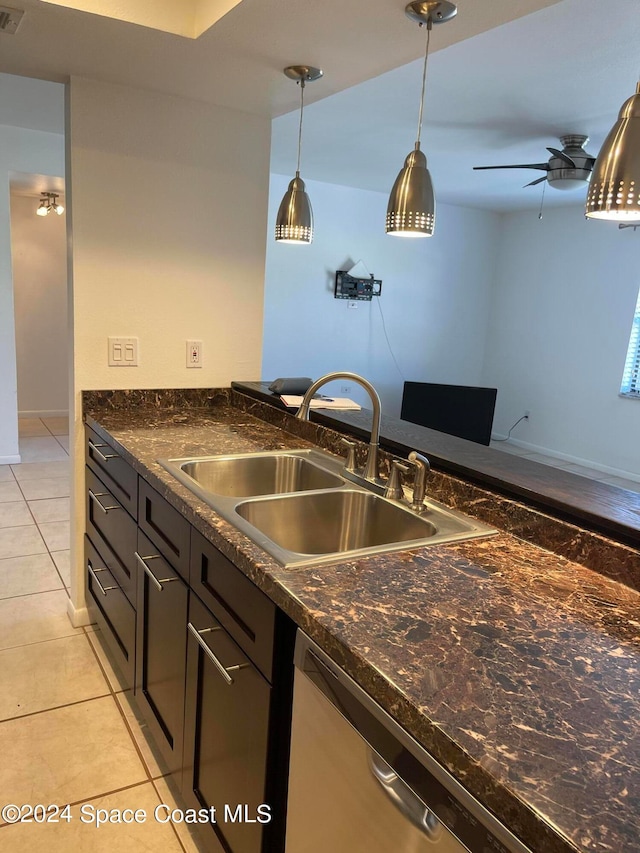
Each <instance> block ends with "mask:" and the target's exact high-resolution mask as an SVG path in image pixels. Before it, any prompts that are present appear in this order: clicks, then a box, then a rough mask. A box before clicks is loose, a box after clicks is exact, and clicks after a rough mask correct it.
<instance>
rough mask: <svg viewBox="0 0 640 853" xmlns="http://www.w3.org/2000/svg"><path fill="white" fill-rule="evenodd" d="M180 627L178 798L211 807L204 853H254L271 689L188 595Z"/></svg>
mask: <svg viewBox="0 0 640 853" xmlns="http://www.w3.org/2000/svg"><path fill="white" fill-rule="evenodd" d="M188 630H189V637H188V640H187V644H188V654H187V694H186V729H185V753H184V768H183V794H184V797H185V800H186V801H187V805H191V806H193V807H194V808H203V807H204V808H210V807H211V806H214V807H215V809H216V812H215V820H216V822H215V823H212V824H210V825H209V827H208V829H209V836H210V837H209V838H208V839H207V837H206V833H204V835H205V841H206V843H207V844H208V845H209V847H210V849H211V850H218V849H223V850H226V851H233V853H261V851H263V850H264V849H265V848H264V847H263V832H262V827H263V824H262V823H261V822H259V820H258V816H261V812H260V811H258V807H262V809H261V811H264V812H265V813H266V809H265V808H264V806H265V805H267V806H270V807H271V805H272V804H269V803H267V801H266V797H267V791H266V787H265V786H266V772H267V748H268V739H269V712H270V702H271V689H272V688H271V685H270V684H269V683H268V682H267V681H266V679H265V678H264V677H263V676H262V675H261V674H260V672H259V671H258V669H257V668H256V667H255V666H254V665H253V664H252V663H251V661H250V660H249V659H248V658H247V656H246V655H245V654H244V653H243V652H242V650H241V649H240V647H239V646H238V645H237V644H236V643H235V642H234V641H233V640H232V639H231V637H230V636H229V634H228V633H227V632H226V631H225V630H224V628H223V627H222V626H221V625H220V623H219V622H218V621H217V620H216V619H215V618H214V617H213V616H212V615H211V613H210V612H209V611H208V610H207V608H206V607H205V606H204V605H203V604H202V602H200V601H199V600H198V599H197V598H196V596H195V595H193V596H192V597H191V602H190V605H189V623H188ZM266 816H267V817H269V815H268V814H267V815H266ZM261 817H262V816H261ZM220 845H222V846H221V847H220Z"/></svg>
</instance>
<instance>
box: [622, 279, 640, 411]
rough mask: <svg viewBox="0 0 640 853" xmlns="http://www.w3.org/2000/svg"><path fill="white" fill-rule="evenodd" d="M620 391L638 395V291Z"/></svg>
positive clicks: (639, 311)
mask: <svg viewBox="0 0 640 853" xmlns="http://www.w3.org/2000/svg"><path fill="white" fill-rule="evenodd" d="M620 393H621V394H627V395H629V396H633V397H640V293H638V301H637V303H636V312H635V314H634V315H633V326H632V327H631V337H630V338H629V349H628V350H627V360H626V362H625V365H624V373H623V374H622V385H621V386H620Z"/></svg>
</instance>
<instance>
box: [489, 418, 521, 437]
mask: <svg viewBox="0 0 640 853" xmlns="http://www.w3.org/2000/svg"><path fill="white" fill-rule="evenodd" d="M528 420H529V415H523V416H522V417H521V418H518V420H517V421H516V422H515V424H514V425H513V426H512V427H511V429H510V430H509V432H508V433H507V437H506V438H494V439H492V441H509V439H510V438H511V430H514V429H515V428H516V427H517V426H518V424H519V423H520V421H528Z"/></svg>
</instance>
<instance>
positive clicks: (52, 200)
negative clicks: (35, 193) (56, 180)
mask: <svg viewBox="0 0 640 853" xmlns="http://www.w3.org/2000/svg"><path fill="white" fill-rule="evenodd" d="M40 195H41V196H42V198H41V199H40V204H39V205H38V209H37V210H36V213H37V215H38V216H47V215H48V214H49V213H57V214H58V216H62V214H63V213H64V207H63V206H62V205H61V204H59V203H58V196H59V195H60V193H48V192H42V193H40Z"/></svg>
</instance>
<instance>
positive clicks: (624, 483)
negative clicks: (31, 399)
mask: <svg viewBox="0 0 640 853" xmlns="http://www.w3.org/2000/svg"><path fill="white" fill-rule="evenodd" d="M491 447H493V448H494V450H502V451H503V452H504V453H512V454H513V455H514V456H521V457H522V458H523V459H531V460H532V461H533V462H541V463H542V464H543V465H551V467H553V468H560V469H562V470H563V471H571V473H572V474H579V475H580V476H581V477H589V479H591V480H599V481H600V482H601V483H608V484H609V485H611V486H618V487H619V488H621V489H628V490H629V491H630V492H640V482H638V481H637V480H631V479H628V478H625V477H614V476H613V475H612V474H607V473H606V472H605V471H598V470H596V469H595V468H588V467H586V466H585V465H577V464H575V463H573V462H565V461H564V460H562V459H556V458H555V457H554V456H546V455H545V454H543V453H534V452H533V451H528V450H525V449H524V448H523V447H518V445H517V444H510V443H509V442H508V441H492V442H491ZM0 489H2V483H0Z"/></svg>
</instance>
